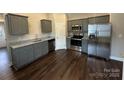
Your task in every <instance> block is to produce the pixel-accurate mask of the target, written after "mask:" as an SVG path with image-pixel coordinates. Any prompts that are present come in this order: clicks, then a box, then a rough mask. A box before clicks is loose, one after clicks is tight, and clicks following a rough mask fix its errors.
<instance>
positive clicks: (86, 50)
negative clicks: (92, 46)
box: [82, 39, 88, 54]
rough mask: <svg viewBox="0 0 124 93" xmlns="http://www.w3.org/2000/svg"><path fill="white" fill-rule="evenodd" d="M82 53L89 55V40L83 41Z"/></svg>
mask: <svg viewBox="0 0 124 93" xmlns="http://www.w3.org/2000/svg"><path fill="white" fill-rule="evenodd" d="M82 52H83V53H86V54H87V53H88V40H86V39H82Z"/></svg>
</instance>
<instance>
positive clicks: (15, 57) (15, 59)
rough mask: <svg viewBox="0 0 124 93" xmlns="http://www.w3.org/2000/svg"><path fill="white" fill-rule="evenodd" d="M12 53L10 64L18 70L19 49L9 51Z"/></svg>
mask: <svg viewBox="0 0 124 93" xmlns="http://www.w3.org/2000/svg"><path fill="white" fill-rule="evenodd" d="M11 51H12V55H11V56H12V64H13V65H14V66H15V67H17V68H19V67H20V54H19V51H20V50H19V49H11Z"/></svg>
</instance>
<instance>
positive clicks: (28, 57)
mask: <svg viewBox="0 0 124 93" xmlns="http://www.w3.org/2000/svg"><path fill="white" fill-rule="evenodd" d="M19 54H20V63H21V65H25V64H29V63H31V62H32V61H33V60H34V51H33V45H29V46H25V47H21V48H20V51H19Z"/></svg>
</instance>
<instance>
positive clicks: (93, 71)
mask: <svg viewBox="0 0 124 93" xmlns="http://www.w3.org/2000/svg"><path fill="white" fill-rule="evenodd" d="M122 66H123V63H122V62H116V61H105V60H103V59H98V58H94V57H88V56H87V55H85V54H81V53H80V52H76V51H72V50H64V49H63V50H57V51H53V52H50V53H49V54H47V55H46V56H44V57H42V58H40V59H38V60H37V61H35V62H33V63H32V64H30V65H28V66H26V67H24V68H22V69H20V70H19V71H15V70H14V69H13V68H11V67H10V66H9V61H7V54H6V50H4V49H3V50H0V79H1V80H121V79H122Z"/></svg>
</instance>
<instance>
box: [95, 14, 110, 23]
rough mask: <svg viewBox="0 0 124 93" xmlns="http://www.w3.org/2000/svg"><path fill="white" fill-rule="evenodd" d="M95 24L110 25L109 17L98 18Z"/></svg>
mask: <svg viewBox="0 0 124 93" xmlns="http://www.w3.org/2000/svg"><path fill="white" fill-rule="evenodd" d="M95 23H96V24H100V23H109V15H106V16H99V17H96V20H95Z"/></svg>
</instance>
